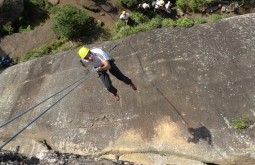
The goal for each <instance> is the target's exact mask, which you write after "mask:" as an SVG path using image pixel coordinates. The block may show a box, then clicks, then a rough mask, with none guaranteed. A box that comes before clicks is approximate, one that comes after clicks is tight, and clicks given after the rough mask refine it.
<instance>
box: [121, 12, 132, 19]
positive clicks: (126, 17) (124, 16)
mask: <svg viewBox="0 0 255 165" xmlns="http://www.w3.org/2000/svg"><path fill="white" fill-rule="evenodd" d="M129 16H130V15H129V13H126V14H121V15H120V19H124V20H127V19H128V18H129Z"/></svg>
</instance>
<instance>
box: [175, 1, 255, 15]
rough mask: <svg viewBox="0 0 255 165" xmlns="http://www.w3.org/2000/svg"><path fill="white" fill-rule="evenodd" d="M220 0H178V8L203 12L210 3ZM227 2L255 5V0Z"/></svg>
mask: <svg viewBox="0 0 255 165" xmlns="http://www.w3.org/2000/svg"><path fill="white" fill-rule="evenodd" d="M217 2H219V0H176V6H177V8H180V9H182V10H183V11H193V12H203V11H205V10H206V9H207V8H208V7H209V6H210V5H212V4H215V3H217ZM225 2H227V3H232V2H237V3H238V4H239V5H242V4H243V5H244V6H247V7H248V6H250V5H254V3H255V0H235V1H234V0H229V1H227V0H226V1H225Z"/></svg>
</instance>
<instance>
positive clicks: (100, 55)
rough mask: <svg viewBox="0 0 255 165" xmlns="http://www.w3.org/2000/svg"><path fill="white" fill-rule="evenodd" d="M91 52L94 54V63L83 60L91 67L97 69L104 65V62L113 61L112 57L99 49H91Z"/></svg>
mask: <svg viewBox="0 0 255 165" xmlns="http://www.w3.org/2000/svg"><path fill="white" fill-rule="evenodd" d="M90 51H91V53H92V54H93V56H92V58H93V61H88V60H85V59H83V61H84V62H86V63H87V64H89V65H91V66H94V67H95V68H97V67H99V66H102V65H103V62H102V60H111V58H110V56H109V55H108V54H107V53H106V52H104V51H103V50H101V49H99V48H94V49H91V50H90Z"/></svg>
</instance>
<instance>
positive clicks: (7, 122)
mask: <svg viewBox="0 0 255 165" xmlns="http://www.w3.org/2000/svg"><path fill="white" fill-rule="evenodd" d="M84 78H86V77H83V78H81V79H79V80H77V81H76V82H74V83H73V84H71V85H69V86H67V87H65V88H64V89H62V90H60V91H59V92H57V93H55V94H53V95H51V96H50V97H48V98H46V99H45V100H43V101H41V102H40V103H38V104H36V105H35V106H33V107H31V108H29V109H28V110H26V111H25V112H22V113H20V114H18V115H17V116H15V117H13V118H11V119H9V120H7V121H6V122H5V123H3V124H2V125H0V128H2V127H4V126H6V125H8V124H9V123H11V122H12V121H13V120H15V119H17V118H19V117H20V116H22V115H24V114H26V113H27V112H29V111H31V110H33V109H34V108H36V107H38V106H39V105H41V104H42V103H44V102H45V101H47V100H49V99H50V98H52V97H54V96H56V95H57V94H59V93H61V92H63V91H65V90H66V89H68V88H70V87H71V86H73V85H74V84H76V83H77V82H79V81H81V80H82V79H84Z"/></svg>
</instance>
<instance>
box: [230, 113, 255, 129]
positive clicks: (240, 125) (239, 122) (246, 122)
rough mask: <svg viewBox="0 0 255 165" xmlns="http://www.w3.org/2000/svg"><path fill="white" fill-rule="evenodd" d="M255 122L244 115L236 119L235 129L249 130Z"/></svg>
mask: <svg viewBox="0 0 255 165" xmlns="http://www.w3.org/2000/svg"><path fill="white" fill-rule="evenodd" d="M252 124H254V122H253V121H252V120H250V119H249V118H248V117H247V115H242V117H238V118H236V119H234V123H233V125H234V128H235V129H247V128H249V127H250V126H251V125H252Z"/></svg>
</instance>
